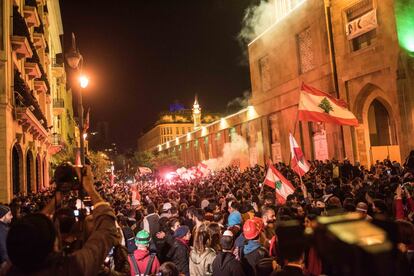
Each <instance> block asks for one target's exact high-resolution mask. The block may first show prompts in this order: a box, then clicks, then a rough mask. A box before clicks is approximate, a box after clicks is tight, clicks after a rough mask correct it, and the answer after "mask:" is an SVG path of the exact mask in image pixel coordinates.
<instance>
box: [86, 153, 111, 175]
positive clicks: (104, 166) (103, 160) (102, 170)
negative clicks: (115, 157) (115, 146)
mask: <svg viewBox="0 0 414 276" xmlns="http://www.w3.org/2000/svg"><path fill="white" fill-rule="evenodd" d="M88 158H89V160H90V162H91V167H92V172H93V175H94V176H95V177H96V179H97V180H102V179H104V178H105V177H106V175H107V171H108V170H109V169H110V166H111V162H110V160H109V158H108V156H107V155H106V154H105V153H103V152H101V151H97V152H94V151H89V154H88Z"/></svg>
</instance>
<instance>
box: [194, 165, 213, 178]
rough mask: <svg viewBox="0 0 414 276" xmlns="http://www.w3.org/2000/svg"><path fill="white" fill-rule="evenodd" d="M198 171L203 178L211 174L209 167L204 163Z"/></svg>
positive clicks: (199, 166) (198, 167)
mask: <svg viewBox="0 0 414 276" xmlns="http://www.w3.org/2000/svg"><path fill="white" fill-rule="evenodd" d="M197 169H198V171H199V172H200V174H201V176H206V175H208V174H209V173H210V170H209V169H208V166H207V165H206V164H204V163H199V164H198V166H197Z"/></svg>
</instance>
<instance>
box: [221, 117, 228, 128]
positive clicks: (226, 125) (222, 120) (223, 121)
mask: <svg viewBox="0 0 414 276" xmlns="http://www.w3.org/2000/svg"><path fill="white" fill-rule="evenodd" d="M226 127H228V124H227V121H226V119H225V118H221V119H220V128H221V129H223V128H226Z"/></svg>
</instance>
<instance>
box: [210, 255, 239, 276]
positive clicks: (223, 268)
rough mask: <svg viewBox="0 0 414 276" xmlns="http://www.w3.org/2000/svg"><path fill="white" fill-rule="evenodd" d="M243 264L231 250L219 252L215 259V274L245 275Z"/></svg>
mask: <svg viewBox="0 0 414 276" xmlns="http://www.w3.org/2000/svg"><path fill="white" fill-rule="evenodd" d="M244 275H245V273H244V271H243V267H242V264H241V263H240V262H239V261H238V260H236V258H235V257H234V255H233V254H232V253H231V252H219V253H218V254H217V257H216V258H215V259H214V261H213V276H244Z"/></svg>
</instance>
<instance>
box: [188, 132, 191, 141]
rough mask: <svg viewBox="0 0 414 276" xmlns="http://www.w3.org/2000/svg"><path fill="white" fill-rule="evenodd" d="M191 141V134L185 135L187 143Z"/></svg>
mask: <svg viewBox="0 0 414 276" xmlns="http://www.w3.org/2000/svg"><path fill="white" fill-rule="evenodd" d="M190 140H191V133H187V141H190Z"/></svg>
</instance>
